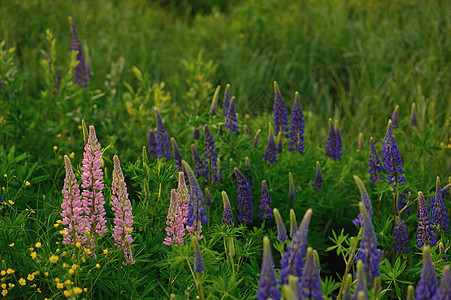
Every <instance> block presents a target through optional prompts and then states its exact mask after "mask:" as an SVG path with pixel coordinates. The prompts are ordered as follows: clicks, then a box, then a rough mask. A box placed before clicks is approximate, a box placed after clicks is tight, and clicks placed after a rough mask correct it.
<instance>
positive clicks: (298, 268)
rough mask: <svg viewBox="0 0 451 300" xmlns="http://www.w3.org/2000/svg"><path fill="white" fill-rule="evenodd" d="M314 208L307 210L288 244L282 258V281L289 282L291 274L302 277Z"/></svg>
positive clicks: (283, 282)
mask: <svg viewBox="0 0 451 300" xmlns="http://www.w3.org/2000/svg"><path fill="white" fill-rule="evenodd" d="M312 213H313V211H312V209H310V208H309V209H308V210H307V211H306V212H305V215H304V218H303V219H302V222H301V225H300V226H299V229H298V230H297V231H296V233H295V234H294V236H293V238H292V239H291V243H289V244H287V251H286V252H285V253H284V254H283V257H282V259H281V260H280V282H279V284H287V283H288V277H289V275H294V276H296V277H301V275H302V269H303V268H304V256H305V247H306V245H307V236H308V227H309V224H310V220H311V219H312Z"/></svg>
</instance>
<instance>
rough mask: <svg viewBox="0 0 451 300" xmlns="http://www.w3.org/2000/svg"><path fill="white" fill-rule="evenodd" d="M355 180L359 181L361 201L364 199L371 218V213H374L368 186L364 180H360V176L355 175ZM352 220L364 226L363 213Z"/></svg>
mask: <svg viewBox="0 0 451 300" xmlns="http://www.w3.org/2000/svg"><path fill="white" fill-rule="evenodd" d="M354 180H355V182H356V183H357V186H358V187H359V191H360V198H361V201H362V203H363V205H365V209H366V211H367V212H368V215H369V216H370V218H371V215H372V214H373V208H372V206H371V200H370V196H369V195H368V192H367V191H366V188H365V186H364V185H363V182H362V180H360V178H359V177H358V176H355V175H354ZM352 222H353V223H354V225H356V226H362V214H359V216H358V218H357V219H354V220H353V221H352Z"/></svg>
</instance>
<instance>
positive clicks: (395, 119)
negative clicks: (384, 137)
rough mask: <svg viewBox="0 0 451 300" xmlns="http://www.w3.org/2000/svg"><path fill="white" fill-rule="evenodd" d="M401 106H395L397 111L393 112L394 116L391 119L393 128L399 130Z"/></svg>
mask: <svg viewBox="0 0 451 300" xmlns="http://www.w3.org/2000/svg"><path fill="white" fill-rule="evenodd" d="M398 119H399V105H396V106H395V110H393V115H392V117H391V121H392V123H391V127H392V128H394V129H398V128H399V121H398Z"/></svg>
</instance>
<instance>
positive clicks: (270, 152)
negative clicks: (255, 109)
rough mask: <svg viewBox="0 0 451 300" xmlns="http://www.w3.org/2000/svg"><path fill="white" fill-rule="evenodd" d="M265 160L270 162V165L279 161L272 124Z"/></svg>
mask: <svg viewBox="0 0 451 300" xmlns="http://www.w3.org/2000/svg"><path fill="white" fill-rule="evenodd" d="M264 159H265V161H267V162H268V165H272V164H273V163H275V162H276V161H277V148H276V142H275V141H274V134H273V132H272V126H271V124H269V137H268V146H267V147H266V150H265V155H264Z"/></svg>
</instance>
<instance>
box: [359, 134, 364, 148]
mask: <svg viewBox="0 0 451 300" xmlns="http://www.w3.org/2000/svg"><path fill="white" fill-rule="evenodd" d="M364 146H365V144H364V142H363V133H361V132H360V133H359V149H360V150H363V147H364Z"/></svg>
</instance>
